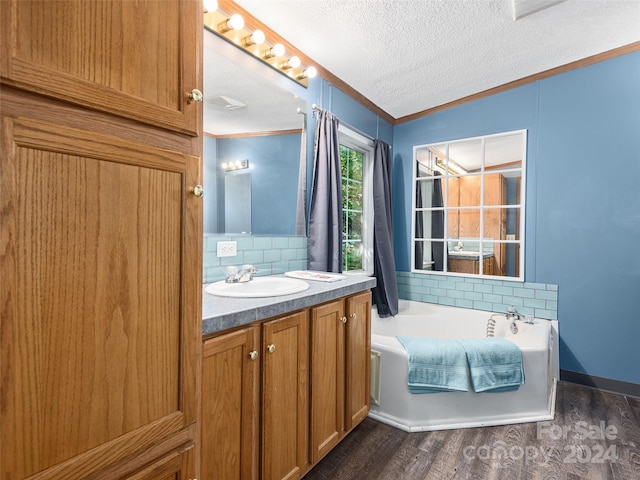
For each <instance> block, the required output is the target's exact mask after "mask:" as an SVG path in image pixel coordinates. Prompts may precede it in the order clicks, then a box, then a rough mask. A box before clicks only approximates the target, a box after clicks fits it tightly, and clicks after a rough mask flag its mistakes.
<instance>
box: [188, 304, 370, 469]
mask: <svg viewBox="0 0 640 480" xmlns="http://www.w3.org/2000/svg"><path fill="white" fill-rule="evenodd" d="M370 312H371V293H370V292H364V293H360V294H355V295H353V296H350V297H347V298H345V299H339V300H336V301H332V302H329V303H327V304H324V305H320V306H318V307H314V308H311V309H308V310H303V311H299V312H295V313H292V314H289V315H285V316H282V317H278V318H275V319H272V320H268V321H265V322H263V323H258V324H255V325H251V326H249V327H246V328H241V329H239V330H234V331H232V332H230V333H222V334H220V335H219V336H216V337H213V338H211V339H208V340H206V341H205V342H204V349H203V352H204V359H203V363H202V365H203V370H202V378H203V380H202V386H203V388H202V443H201V459H202V460H201V463H202V471H201V478H202V479H203V480H207V479H220V478H224V479H225V480H240V479H241V480H251V479H263V480H280V479H297V478H301V477H302V476H303V475H304V474H305V473H307V472H308V471H309V470H310V469H311V467H312V466H313V465H314V464H315V463H316V462H317V461H318V460H319V459H320V458H321V457H322V456H323V455H324V454H325V453H327V452H328V451H329V450H330V449H331V448H333V447H334V446H335V445H336V444H337V443H338V442H339V441H340V440H341V439H342V438H343V437H344V435H345V434H346V433H347V432H348V431H349V430H351V428H353V427H355V426H356V425H357V424H358V423H359V422H360V421H362V420H363V419H364V417H365V416H366V415H367V413H368V411H369V392H370V388H369V385H370V383H369V382H370V368H369V362H370V348H371V341H370V338H371V337H370V323H371V322H370V315H371V313H370ZM345 315H346V319H345ZM345 322H346V323H345ZM258 377H259V378H260V381H259V382H258V381H257V378H258ZM258 425H259V427H258ZM258 457H260V460H259V461H258ZM258 465H259V466H258Z"/></svg>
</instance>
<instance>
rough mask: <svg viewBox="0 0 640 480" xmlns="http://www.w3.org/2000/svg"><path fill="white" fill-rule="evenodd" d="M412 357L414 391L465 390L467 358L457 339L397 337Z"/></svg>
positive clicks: (466, 384) (467, 380)
mask: <svg viewBox="0 0 640 480" xmlns="http://www.w3.org/2000/svg"><path fill="white" fill-rule="evenodd" d="M398 340H399V341H400V343H401V344H402V346H403V347H404V349H405V350H406V351H407V354H408V357H409V375H408V385H409V391H410V392H411V393H437V392H455V391H460V392H466V391H468V389H469V379H468V376H467V358H466V356H465V354H464V348H463V347H462V345H461V344H460V343H458V341H457V340H453V339H436V338H417V337H398Z"/></svg>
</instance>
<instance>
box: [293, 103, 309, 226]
mask: <svg viewBox="0 0 640 480" xmlns="http://www.w3.org/2000/svg"><path fill="white" fill-rule="evenodd" d="M301 114H302V117H303V120H302V134H301V135H300V167H299V171H298V206H297V208H296V235H298V236H301V237H303V236H305V235H306V234H307V114H306V113H304V112H301Z"/></svg>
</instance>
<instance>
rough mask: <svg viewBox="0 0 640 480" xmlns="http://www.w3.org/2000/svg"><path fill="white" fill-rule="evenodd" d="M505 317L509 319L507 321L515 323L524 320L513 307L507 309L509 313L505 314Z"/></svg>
mask: <svg viewBox="0 0 640 480" xmlns="http://www.w3.org/2000/svg"><path fill="white" fill-rule="evenodd" d="M505 316H506V317H507V320H513V321H514V322H515V321H516V320H522V319H523V318H524V315H522V314H521V313H518V311H517V310H516V309H515V307H514V306H513V305H510V306H509V307H508V308H507V313H506V314H505Z"/></svg>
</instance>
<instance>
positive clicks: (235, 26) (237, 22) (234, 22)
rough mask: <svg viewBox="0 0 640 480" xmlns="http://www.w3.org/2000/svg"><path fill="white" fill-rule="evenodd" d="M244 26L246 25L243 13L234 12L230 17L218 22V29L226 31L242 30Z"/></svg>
mask: <svg viewBox="0 0 640 480" xmlns="http://www.w3.org/2000/svg"><path fill="white" fill-rule="evenodd" d="M242 27H244V18H242V15H239V14H237V13H234V14H233V15H231V17H230V18H228V19H226V20H224V21H222V22H220V23H219V24H218V31H219V32H220V33H225V32H228V31H229V30H240V29H241V28H242Z"/></svg>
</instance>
